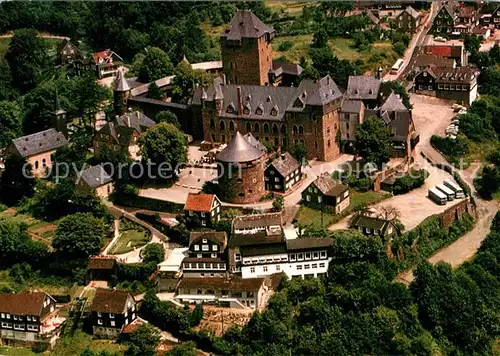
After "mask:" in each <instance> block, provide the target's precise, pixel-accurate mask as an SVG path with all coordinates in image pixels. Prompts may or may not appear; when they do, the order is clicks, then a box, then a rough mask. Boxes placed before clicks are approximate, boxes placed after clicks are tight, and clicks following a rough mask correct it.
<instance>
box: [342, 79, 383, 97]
mask: <svg viewBox="0 0 500 356" xmlns="http://www.w3.org/2000/svg"><path fill="white" fill-rule="evenodd" d="M381 85H382V81H381V80H380V79H377V78H375V77H365V76H362V75H358V76H350V77H349V80H348V82H347V91H346V94H347V97H348V98H349V99H351V100H352V99H358V100H374V99H377V98H378V95H379V93H380V87H381Z"/></svg>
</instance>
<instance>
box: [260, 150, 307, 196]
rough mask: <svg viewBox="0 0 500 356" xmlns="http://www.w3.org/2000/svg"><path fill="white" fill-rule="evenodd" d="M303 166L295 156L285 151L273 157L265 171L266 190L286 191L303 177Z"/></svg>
mask: <svg viewBox="0 0 500 356" xmlns="http://www.w3.org/2000/svg"><path fill="white" fill-rule="evenodd" d="M301 169H302V166H301V164H300V163H299V162H297V160H296V159H295V158H293V156H292V155H291V154H290V153H288V152H284V153H281V154H280V155H279V156H278V157H277V158H275V159H273V160H272V161H271V163H270V164H269V166H268V167H267V168H266V170H265V172H264V177H265V178H264V180H265V182H266V190H269V191H275V192H281V193H285V192H287V191H288V190H290V189H291V188H292V187H293V186H294V185H295V184H297V183H298V182H300V180H301V178H302V170H301Z"/></svg>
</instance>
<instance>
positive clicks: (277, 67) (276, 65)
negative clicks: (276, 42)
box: [272, 61, 304, 76]
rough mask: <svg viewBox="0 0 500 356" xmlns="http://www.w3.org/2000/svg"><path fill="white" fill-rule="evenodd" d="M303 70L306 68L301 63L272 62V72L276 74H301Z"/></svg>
mask: <svg viewBox="0 0 500 356" xmlns="http://www.w3.org/2000/svg"><path fill="white" fill-rule="evenodd" d="M303 71H304V69H303V68H302V67H301V66H300V65H299V64H295V63H288V62H281V61H273V62H272V72H274V73H275V74H276V75H280V74H282V73H283V74H289V75H296V76H299V75H301V74H302V72H303Z"/></svg>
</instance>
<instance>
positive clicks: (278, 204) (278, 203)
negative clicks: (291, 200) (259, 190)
mask: <svg viewBox="0 0 500 356" xmlns="http://www.w3.org/2000/svg"><path fill="white" fill-rule="evenodd" d="M284 205H285V199H283V196H281V195H278V196H277V197H276V199H274V201H273V211H281V210H283V206H284Z"/></svg>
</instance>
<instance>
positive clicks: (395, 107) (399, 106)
mask: <svg viewBox="0 0 500 356" xmlns="http://www.w3.org/2000/svg"><path fill="white" fill-rule="evenodd" d="M406 110H408V109H407V108H406V106H405V105H404V104H403V101H402V100H401V98H400V97H399V96H398V95H397V94H396V93H394V92H392V93H391V94H390V95H389V97H388V98H387V100H386V101H385V103H384V104H383V105H382V106H381V107H380V111H381V112H384V111H406Z"/></svg>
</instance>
